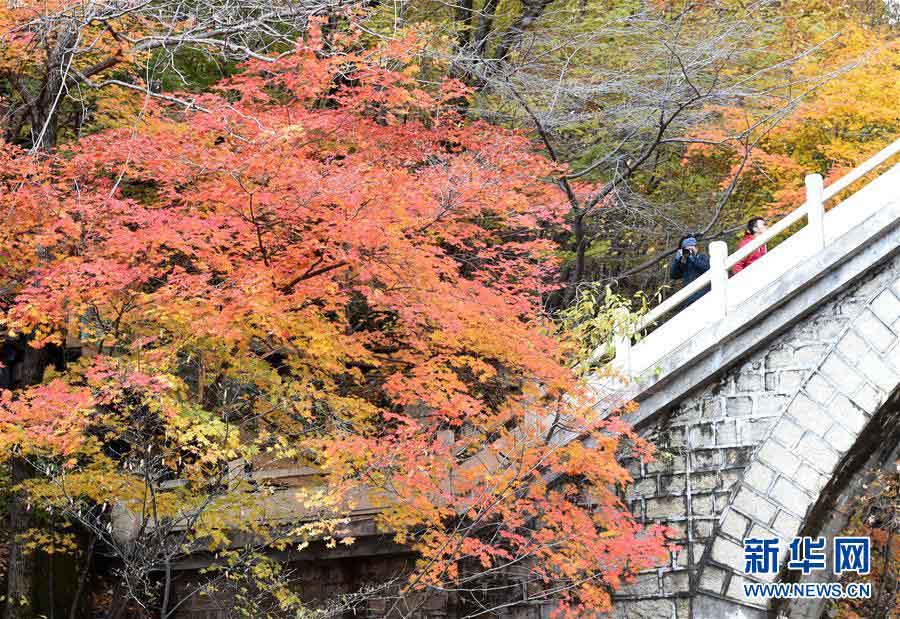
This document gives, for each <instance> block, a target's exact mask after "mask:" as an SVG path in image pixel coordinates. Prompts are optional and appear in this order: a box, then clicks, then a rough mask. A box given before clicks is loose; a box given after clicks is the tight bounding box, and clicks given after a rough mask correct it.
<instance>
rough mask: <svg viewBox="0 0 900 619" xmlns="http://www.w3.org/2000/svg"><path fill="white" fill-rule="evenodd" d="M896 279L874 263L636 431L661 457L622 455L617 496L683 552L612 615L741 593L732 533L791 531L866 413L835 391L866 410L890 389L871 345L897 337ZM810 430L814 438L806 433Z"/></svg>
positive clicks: (893, 268)
mask: <svg viewBox="0 0 900 619" xmlns="http://www.w3.org/2000/svg"><path fill="white" fill-rule="evenodd" d="M898 276H900V260H897V259H895V260H894V261H893V262H890V263H888V264H886V265H883V266H881V267H880V268H877V269H875V270H873V272H871V273H870V274H868V276H867V277H866V278H865V279H864V280H863V281H861V282H859V283H857V284H856V285H854V286H852V287H851V288H849V289H847V290H845V291H843V292H842V293H841V294H839V295H838V296H837V297H836V298H833V299H832V300H830V301H829V302H827V303H826V304H824V305H822V306H820V307H819V308H817V310H815V311H814V312H813V313H812V314H811V315H809V316H807V317H806V318H804V319H802V320H800V321H799V322H798V323H796V324H795V325H793V326H791V327H789V328H788V329H787V331H786V332H784V333H783V334H782V335H781V336H780V337H778V338H777V339H775V340H774V341H770V342H768V343H767V344H766V346H765V347H764V349H761V350H757V351H755V352H752V353H751V354H750V355H749V356H748V357H747V358H746V359H745V360H744V361H743V362H742V363H740V365H738V366H737V367H734V368H731V369H728V370H727V371H725V372H724V373H722V374H721V375H720V376H718V377H716V378H715V379H714V381H713V383H712V384H709V385H706V386H701V387H699V388H697V389H696V390H695V391H694V392H693V393H691V394H689V395H688V396H687V397H685V398H683V399H682V401H681V402H678V403H677V404H676V405H675V406H673V407H672V408H671V409H670V410H669V411H667V412H665V413H663V414H661V415H659V416H657V418H656V419H653V420H651V422H650V423H651V425H650V427H648V428H645V429H643V430H642V432H641V433H642V435H644V436H645V437H646V438H649V439H650V440H651V441H653V442H654V443H655V444H656V445H657V446H658V448H659V453H658V457H657V460H656V461H655V462H652V463H642V462H640V461H637V460H633V459H626V460H625V464H626V465H627V467H628V469H629V471H630V472H631V474H632V476H633V478H634V484H633V485H632V486H631V487H630V488H629V489H628V492H627V495H626V497H625V498H626V501H627V502H628V504H629V506H630V507H631V509H632V510H633V513H634V514H635V515H636V517H638V518H639V519H640V520H642V521H643V522H647V523H649V522H658V523H664V524H667V525H668V526H670V527H671V528H673V529H674V530H675V531H676V533H677V535H678V540H677V541H678V543H679V544H680V545H681V546H682V550H681V551H680V552H679V553H678V554H677V556H674V557H672V560H671V562H670V563H669V564H668V565H665V566H659V568H657V569H656V570H654V571H650V572H647V573H644V574H641V575H640V576H639V577H638V579H637V581H636V582H634V583H633V584H631V585H628V586H626V587H624V588H623V589H622V590H620V591H619V593H618V596H617V603H616V607H615V610H614V613H613V615H614V617H616V618H617V619H626V618H628V619H637V618H640V619H657V618H659V619H663V618H665V619H672V618H675V619H682V618H687V617H699V618H700V619H705V616H704V615H703V614H702V613H701V614H697V612H693V613H692V606H693V605H694V603H695V598H696V595H697V593H698V592H699V591H704V592H705V593H706V595H711V596H712V597H717V596H719V597H721V598H722V599H723V600H728V599H729V598H731V599H732V600H733V599H740V597H742V596H736V593H738V591H739V589H740V587H741V584H742V579H741V577H740V576H739V575H738V574H737V573H735V570H734V569H733V566H736V565H742V562H743V548H742V546H741V545H740V540H742V539H743V538H744V537H745V536H747V535H748V534H749V535H755V534H759V535H766V536H767V535H770V534H772V533H775V534H777V535H780V536H782V537H786V536H793V535H794V534H795V533H796V531H797V530H798V529H799V527H800V525H801V521H802V519H803V516H804V514H805V513H806V511H807V509H808V508H809V506H810V504H811V502H812V500H813V498H814V497H815V496H816V495H817V494H818V492H819V491H820V490H821V488H822V487H823V486H824V485H825V484H826V483H827V482H828V473H827V472H828V471H830V470H831V469H832V468H833V466H834V465H835V464H836V462H837V459H838V458H839V456H840V454H842V453H844V452H846V451H847V450H848V449H849V448H850V447H851V445H852V443H853V442H854V441H855V438H856V436H857V435H858V433H859V432H860V430H861V429H862V427H863V425H865V423H866V422H867V420H868V417H867V416H865V415H862V414H856V412H858V411H859V410H860V408H861V406H857V405H853V404H851V403H850V402H849V401H847V402H844V401H843V400H841V398H844V399H845V400H846V399H847V397H848V396H847V395H846V392H848V391H851V392H852V397H853V398H854V401H859V402H865V403H866V405H865V406H866V408H869V409H871V408H872V407H875V406H877V404H878V402H881V401H883V399H884V398H885V397H886V392H887V391H889V390H890V389H893V387H894V386H896V384H897V376H896V375H895V374H894V373H892V372H890V371H888V370H887V369H885V364H884V362H883V361H882V360H881V359H880V358H879V357H878V356H877V355H875V354H873V352H878V354H880V353H883V352H886V351H887V349H888V347H890V346H892V343H893V342H894V341H895V340H896V335H895V334H894V333H893V331H892V328H894V327H897V326H898V322H897V321H898V319H900V299H898V296H900V286H897V287H896V290H895V291H892V289H891V286H892V284H893V282H895V281H896V280H897V279H898ZM879 348H880V349H881V350H880V351H879ZM835 350H838V351H840V352H839V354H838V355H835V354H834V351H835ZM842 360H843V363H844V364H845V366H846V367H844V366H841V367H839V364H840V363H841V361H842ZM848 381H855V382H854V384H853V385H850V384H849V382H848ZM829 407H830V409H831V410H833V411H834V413H833V414H834V416H837V417H840V418H841V423H835V422H833V419H832V417H831V416H829V415H828V414H827V410H828V409H829ZM823 408H824V409H825V410H823ZM788 410H790V413H787V411H788ZM804 415H805V417H803V416H804ZM797 417H803V420H802V423H801V422H798V420H797V419H796V418H797ZM817 426H818V427H819V428H820V429H821V432H822V435H818V434H816V432H815V431H809V428H810V427H812V428H814V429H815V428H816V427H817ZM773 436H774V437H775V439H774V440H773V439H772V437H773ZM767 462H768V463H770V464H771V466H766V464H765V463H767ZM751 463H752V466H751ZM787 469H790V472H789V474H786V473H784V471H786V470H787ZM762 523H764V524H762ZM713 542H714V543H713ZM701 567H702V569H701ZM734 616H738V615H734ZM747 616H752V615H747ZM716 619H719V618H718V617H717V618H716Z"/></svg>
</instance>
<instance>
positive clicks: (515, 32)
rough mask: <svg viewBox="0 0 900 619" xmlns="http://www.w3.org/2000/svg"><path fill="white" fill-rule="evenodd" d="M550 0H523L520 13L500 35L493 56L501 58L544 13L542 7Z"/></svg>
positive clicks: (544, 7) (545, 6)
mask: <svg viewBox="0 0 900 619" xmlns="http://www.w3.org/2000/svg"><path fill="white" fill-rule="evenodd" d="M551 1H552V0H523V1H522V13H521V14H520V15H519V17H518V18H517V19H516V21H514V22H513V23H512V24H511V25H510V26H509V28H507V29H506V31H505V32H504V33H503V36H502V37H500V44H499V45H497V51H496V52H495V53H494V58H497V59H501V60H502V59H503V58H504V57H505V56H506V54H508V53H509V50H510V49H512V47H513V46H514V45H515V44H516V43H518V42H519V39H520V38H522V34H523V33H524V32H525V31H526V30H527V29H528V28H529V27H530V26H531V24H533V23H534V22H535V21H537V19H538V18H539V17H540V16H541V15H542V14H543V13H544V9H546V8H547V5H548V4H550V2H551Z"/></svg>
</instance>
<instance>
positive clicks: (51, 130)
mask: <svg viewBox="0 0 900 619" xmlns="http://www.w3.org/2000/svg"><path fill="white" fill-rule="evenodd" d="M76 35H77V29H76V28H75V27H74V25H72V26H71V27H69V28H66V29H65V30H64V31H62V32H60V34H59V40H58V41H57V42H56V45H54V46H53V49H51V50H50V52H49V53H48V54H47V73H46V74H45V76H44V84H43V88H41V92H40V94H38V96H37V98H36V101H35V102H34V105H33V106H32V108H31V134H32V138H31V139H32V147H31V148H32V150H33V151H47V150H50V149H51V148H53V147H54V146H56V139H57V137H58V135H57V134H58V133H59V106H60V104H61V102H62V99H63V97H64V96H65V94H64V93H63V92H62V90H63V83H64V82H65V81H66V79H67V78H68V77H69V68H70V67H69V63H70V60H71V58H72V53H73V52H74V51H75V45H76V43H77V36H76Z"/></svg>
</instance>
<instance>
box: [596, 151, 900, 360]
mask: <svg viewBox="0 0 900 619" xmlns="http://www.w3.org/2000/svg"><path fill="white" fill-rule="evenodd" d="M898 153H900V139H898V140H896V141H894V142H893V143H892V144H890V145H889V146H887V147H886V148H884V149H883V150H881V151H880V152H879V153H877V154H876V155H875V156H873V157H872V158H870V159H869V160H867V161H866V162H865V163H863V164H862V165H860V166H859V167H857V168H855V169H854V170H852V171H851V172H849V173H848V174H846V175H845V176H843V177H841V178H840V179H839V180H837V181H835V182H834V183H832V184H831V185H829V186H828V187H823V184H824V183H823V180H822V176H821V175H819V174H810V175H808V176H807V177H806V179H805V180H806V201H805V202H804V203H803V204H802V205H800V206H799V207H798V208H796V209H795V210H793V211H792V212H791V213H789V214H788V215H787V216H785V217H784V218H782V219H781V220H779V221H778V222H777V223H776V224H774V225H773V226H772V227H770V228H769V229H768V230H766V232H765V233H763V234H762V235H760V236H758V237H756V238H754V239H753V241H751V242H750V243H748V244H747V245H745V246H744V247H742V248H740V249H738V250H737V251H736V252H734V253H733V254H731V255H729V254H728V246H727V244H726V243H725V242H724V241H713V242H712V243H710V244H709V270H708V271H707V272H706V273H704V274H703V275H701V276H700V277H698V278H697V279H695V280H694V281H693V282H691V283H690V284H688V285H687V286H685V287H684V288H682V289H681V290H679V291H678V292H677V293H676V294H674V295H672V296H671V297H669V298H668V299H666V300H665V301H664V302H662V303H660V304H659V305H657V306H656V307H655V308H653V309H652V310H651V311H650V312H648V313H647V315H646V316H644V317H643V318H642V319H641V321H640V322H639V323H638V324H637V325H636V326H632V327H631V328H630V329H629V330H628V333H623V334H620V335H619V336H617V337H616V338H615V339H614V341H613V345H614V347H615V355H616V356H615V361H614V364H615V366H616V367H617V368H618V369H619V370H620V371H622V372H624V373H625V374H626V375H628V374H630V373H631V369H632V367H631V347H632V343H631V338H632V337H633V335H634V334H636V333H640V332H641V331H643V330H644V329H646V328H647V327H649V326H651V325H652V324H654V323H656V322H657V321H658V320H659V319H660V318H662V317H663V316H664V315H666V314H668V313H669V312H671V311H672V310H674V309H676V308H677V307H679V306H680V305H682V304H683V303H684V302H685V301H686V300H687V298H688V297H689V296H691V295H692V294H694V293H695V292H697V291H699V290H702V289H703V288H705V287H706V286H709V287H710V292H709V295H710V296H711V297H712V304H711V306H712V311H713V314H714V315H713V316H708V318H709V319H710V320H721V319H722V318H724V317H725V316H726V314H727V312H728V297H727V294H726V292H727V283H728V271H729V269H731V267H733V266H734V265H735V264H737V263H738V262H740V261H741V260H743V259H744V258H746V257H747V256H749V255H750V254H751V253H753V252H754V251H756V250H757V249H758V248H759V247H761V246H763V245H765V244H766V243H767V242H769V241H771V240H772V239H773V238H775V237H776V236H778V235H779V234H781V233H782V232H784V231H785V230H787V229H788V228H789V227H791V226H792V225H794V224H796V223H797V222H799V221H800V220H801V219H803V217H806V218H807V225H806V227H805V228H804V229H808V230H809V232H807V233H806V234H807V235H808V237H809V238H810V239H811V241H810V242H811V243H812V244H813V246H812V247H811V248H810V249H811V251H812V252H813V253H815V252H818V251H819V250H821V249H823V248H824V247H825V223H824V221H825V202H826V201H827V200H829V199H831V198H833V197H835V196H836V195H838V194H839V193H840V192H841V191H843V190H844V189H846V188H847V187H849V186H850V185H852V184H853V183H854V182H856V181H858V180H859V179H861V178H862V177H864V176H865V175H866V174H868V173H869V172H871V171H873V170H874V169H875V168H877V167H878V166H880V165H881V164H883V163H884V162H886V161H887V160H888V159H890V158H891V157H893V156H894V155H897V154H898ZM761 260H765V256H764V257H763V258H762V259H761ZM652 337H653V336H652V334H651V336H649V338H648V340H649V339H652ZM648 343H649V342H648V341H646V340H645V344H648ZM598 352H599V351H598Z"/></svg>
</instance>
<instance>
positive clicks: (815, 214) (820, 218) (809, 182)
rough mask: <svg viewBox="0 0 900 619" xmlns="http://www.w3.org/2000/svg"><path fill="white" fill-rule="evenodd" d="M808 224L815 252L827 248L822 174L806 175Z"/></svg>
mask: <svg viewBox="0 0 900 619" xmlns="http://www.w3.org/2000/svg"><path fill="white" fill-rule="evenodd" d="M805 180H806V203H807V205H808V207H807V208H808V212H807V217H808V218H809V219H808V220H807V225H808V226H809V231H810V234H811V236H812V250H813V253H815V252H817V251H819V250H822V249H825V201H824V200H823V199H822V194H823V193H824V189H825V183H824V181H823V180H822V175H821V174H807V175H806V179H805Z"/></svg>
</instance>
